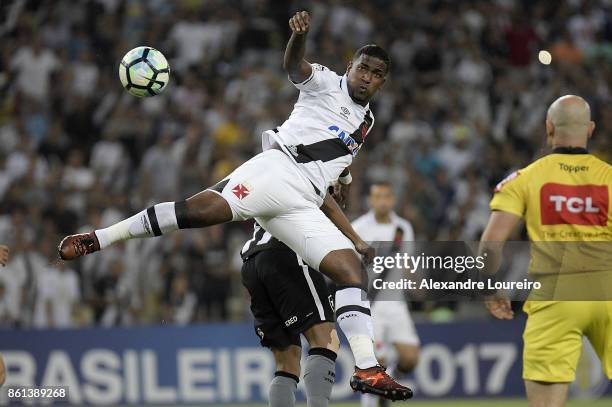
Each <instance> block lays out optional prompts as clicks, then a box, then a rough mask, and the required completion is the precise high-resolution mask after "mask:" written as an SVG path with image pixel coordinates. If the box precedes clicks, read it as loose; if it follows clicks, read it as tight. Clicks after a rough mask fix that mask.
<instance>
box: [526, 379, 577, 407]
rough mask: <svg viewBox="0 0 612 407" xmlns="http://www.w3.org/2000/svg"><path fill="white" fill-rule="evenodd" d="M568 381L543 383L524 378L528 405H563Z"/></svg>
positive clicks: (536, 406) (560, 406) (565, 400)
mask: <svg viewBox="0 0 612 407" xmlns="http://www.w3.org/2000/svg"><path fill="white" fill-rule="evenodd" d="M568 388H569V383H545V382H536V381H532V380H525V390H526V391H527V400H529V407H563V406H565V403H566V402H567V391H568Z"/></svg>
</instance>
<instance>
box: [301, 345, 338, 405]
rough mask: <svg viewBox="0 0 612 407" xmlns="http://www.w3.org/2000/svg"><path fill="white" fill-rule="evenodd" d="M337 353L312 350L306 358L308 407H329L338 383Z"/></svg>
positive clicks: (305, 379) (322, 349)
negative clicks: (335, 383) (335, 385)
mask: <svg viewBox="0 0 612 407" xmlns="http://www.w3.org/2000/svg"><path fill="white" fill-rule="evenodd" d="M336 357H337V355H336V352H333V351H331V350H329V349H326V348H311V349H310V351H308V357H307V358H306V367H305V369H304V384H305V387H306V402H307V403H308V407H327V406H328V404H329V398H330V397H331V392H332V387H333V386H334V382H335V381H336Z"/></svg>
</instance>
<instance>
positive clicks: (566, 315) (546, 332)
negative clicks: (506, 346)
mask: <svg viewBox="0 0 612 407" xmlns="http://www.w3.org/2000/svg"><path fill="white" fill-rule="evenodd" d="M524 309H525V312H526V313H527V315H528V317H527V324H526V325H525V332H524V334H523V341H524V348H523V379H524V380H525V388H526V391H527V399H528V401H529V405H530V406H532V407H533V406H538V407H539V406H546V407H560V406H564V405H565V402H566V400H567V390H568V384H569V383H571V382H573V381H574V379H575V378H576V366H577V364H578V359H579V357H580V353H581V351H582V336H583V330H584V329H585V328H586V327H587V326H588V325H589V321H590V319H591V315H590V309H588V308H585V307H582V306H580V304H579V302H577V301H567V302H564V301H559V302H556V301H528V302H527V303H526V304H525V306H524Z"/></svg>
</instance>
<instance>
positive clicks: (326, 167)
mask: <svg viewBox="0 0 612 407" xmlns="http://www.w3.org/2000/svg"><path fill="white" fill-rule="evenodd" d="M311 67H312V74H311V75H310V76H309V77H308V78H307V79H306V80H305V81H303V82H301V83H294V85H295V87H296V88H298V89H299V90H300V96H299V98H298V100H297V102H296V104H295V106H294V107H293V111H292V112H291V115H290V116H289V118H288V119H287V120H286V121H285V122H284V123H283V124H282V125H281V126H280V127H278V128H277V129H275V130H268V131H265V132H264V133H263V135H262V146H263V149H264V150H267V149H269V148H270V147H272V146H274V145H279V146H280V147H282V149H283V151H285V152H286V153H287V154H288V155H290V156H291V157H292V158H293V160H294V162H296V163H297V165H298V168H299V169H300V170H301V172H302V173H303V174H304V175H305V176H306V177H307V178H308V179H309V180H310V181H311V182H312V184H313V185H314V186H315V188H316V189H318V191H317V192H318V193H319V194H321V193H322V194H323V196H324V194H325V191H326V190H327V187H328V186H330V185H332V184H333V183H334V182H335V181H336V180H337V179H338V177H339V176H340V173H341V172H342V171H343V170H344V169H345V168H346V167H348V166H349V165H351V163H352V161H353V157H354V156H356V155H357V153H358V152H359V149H360V148H361V146H362V144H363V142H364V141H365V138H366V136H367V134H368V133H369V132H370V130H371V128H372V126H373V124H374V116H373V115H372V112H371V111H370V108H369V104H368V105H367V106H361V105H359V104H357V103H355V102H354V101H353V99H351V97H350V96H349V93H348V87H347V83H346V80H347V78H346V75H345V76H340V75H338V74H337V73H335V72H333V71H330V70H329V69H328V68H326V67H324V66H322V65H319V64H311Z"/></svg>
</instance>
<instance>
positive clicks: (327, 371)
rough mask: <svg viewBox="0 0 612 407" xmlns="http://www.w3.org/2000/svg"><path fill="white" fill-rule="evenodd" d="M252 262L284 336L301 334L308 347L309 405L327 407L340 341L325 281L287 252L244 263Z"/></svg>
mask: <svg viewBox="0 0 612 407" xmlns="http://www.w3.org/2000/svg"><path fill="white" fill-rule="evenodd" d="M251 261H254V262H255V265H256V267H257V270H258V277H259V281H260V282H261V284H262V286H263V287H265V289H266V292H267V297H268V298H269V301H270V302H271V304H272V308H273V309H274V310H275V312H276V314H277V315H278V319H279V321H283V322H282V324H283V328H284V331H285V332H287V334H286V335H287V336H288V337H291V338H293V337H296V338H297V337H298V336H299V335H300V334H304V336H305V337H306V339H307V340H308V342H309V344H310V351H309V352H308V356H307V358H306V364H305V367H304V384H305V388H306V400H307V402H308V406H309V407H326V406H327V405H328V403H329V397H330V395H331V389H332V386H333V384H334V381H335V361H336V354H337V352H338V348H339V346H340V342H339V339H338V335H337V334H336V330H335V325H334V323H333V321H334V311H333V306H332V301H331V296H330V294H329V291H328V289H327V285H326V283H325V279H324V278H323V276H322V275H321V273H319V272H317V271H316V270H313V269H311V268H309V267H308V266H307V265H306V264H305V263H304V262H303V261H302V259H301V258H300V257H299V256H298V255H297V254H295V253H294V252H293V251H291V250H288V249H268V250H263V251H261V252H259V253H257V254H255V255H254V256H253V257H252V258H250V259H248V260H247V262H246V263H250V262H251ZM246 263H245V264H246ZM264 337H265V333H264ZM298 362H299V361H298ZM277 367H278V366H277Z"/></svg>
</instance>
